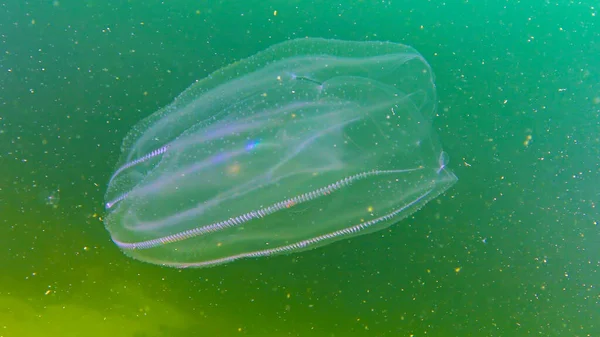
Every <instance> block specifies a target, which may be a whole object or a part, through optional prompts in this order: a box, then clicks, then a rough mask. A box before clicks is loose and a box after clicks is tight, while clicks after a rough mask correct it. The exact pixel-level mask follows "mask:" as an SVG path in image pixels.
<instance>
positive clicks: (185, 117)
mask: <svg viewBox="0 0 600 337" xmlns="http://www.w3.org/2000/svg"><path fill="white" fill-rule="evenodd" d="M435 109H436V94H435V84H434V78H433V74H432V72H431V69H430V67H429V65H428V64H427V62H426V61H425V59H424V58H423V57H422V56H421V55H420V54H419V53H417V52H416V51H415V50H414V49H412V48H411V47H408V46H405V45H402V44H397V43H388V42H347V41H337V40H323V39H298V40H292V41H288V42H283V43H280V44H277V45H274V46H272V47H270V48H268V49H266V50H264V51H262V52H260V53H258V54H256V55H254V56H252V57H249V58H247V59H245V60H241V61H239V62H236V63H234V64H232V65H229V66H227V67H225V68H223V69H220V70H218V71H216V72H214V73H213V74H211V75H210V76H208V77H207V78H205V79H203V80H200V81H197V82H196V83H194V84H192V86H190V87H189V88H188V89H186V90H185V91H184V92H183V93H181V94H180V95H179V97H177V98H176V99H175V100H174V101H173V103H171V104H170V105H168V106H166V107H164V108H162V109H161V110H159V111H157V112H155V113H154V114H152V115H150V116H149V117H147V118H146V119H144V120H142V121H141V122H139V123H138V124H137V125H136V126H135V127H134V128H133V129H132V130H131V131H130V133H129V134H128V135H127V136H126V138H125V140H124V141H123V145H122V155H121V158H120V160H119V163H118V165H117V167H116V170H115V172H114V174H113V175H112V176H111V178H110V181H109V184H108V190H107V192H106V209H107V215H106V217H105V225H106V228H107V229H108V231H109V232H110V234H111V236H112V239H113V241H114V242H115V243H116V244H117V245H118V246H119V247H120V248H121V249H122V250H123V251H124V252H125V253H126V254H127V255H129V256H132V257H134V258H136V259H139V260H142V261H146V262H150V263H155V264H160V265H166V266H173V267H205V266H212V265H216V264H221V263H226V262H230V261H233V260H237V259H241V258H248V257H260V256H269V255H275V254H283V253H292V252H298V251H302V250H306V249H311V248H315V247H318V246H322V245H325V244H328V243H331V242H334V241H336V240H340V239H343V238H348V237H351V236H355V235H360V234H364V233H369V232H373V231H377V230H380V229H383V228H386V227H388V226H390V225H392V224H394V223H396V222H398V221H399V220H401V219H403V218H405V217H406V216H408V215H410V214H411V213H413V212H415V211H417V210H418V209H419V208H421V207H422V206H423V205H425V204H426V203H427V202H428V201H430V200H432V199H433V198H435V197H437V196H438V195H439V194H441V193H442V192H444V191H445V190H446V189H448V188H449V187H450V186H451V185H452V184H454V182H455V181H456V177H455V175H454V174H453V173H452V172H451V171H450V170H449V169H448V168H447V167H446V166H445V163H446V159H447V155H446V154H445V152H443V151H442V148H441V146H440V145H439V144H438V142H437V139H436V136H435V134H434V133H433V128H432V125H431V119H432V117H433V114H434V111H435ZM440 158H444V160H440Z"/></svg>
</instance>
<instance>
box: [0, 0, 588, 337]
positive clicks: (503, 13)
mask: <svg viewBox="0 0 600 337" xmlns="http://www.w3.org/2000/svg"><path fill="white" fill-rule="evenodd" d="M599 7H600V4H599V3H597V2H593V1H581V2H573V1H559V2H551V1H448V2H443V1H431V2H427V1H422V0H420V1H417V0H413V1H367V0H365V1H294V0H286V1H255V0H251V1H240V0H238V1H133V0H132V1H74V0H71V1H58V0H56V1H21V0H10V1H8V2H4V3H2V4H0V170H1V173H0V337H13V336H17V337H20V336H112V337H121V336H132V337H143V336H149V337H150V336H265V337H271V336H273V337H275V336H331V337H333V336H414V337H419V336H533V335H536V336H537V335H539V336H599V335H600V226H599V225H598V222H599V221H600V216H599V212H598V208H597V203H598V202H599V201H600V188H599V186H600V135H599V131H600V22H599V20H600V13H599ZM307 36H310V37H323V38H336V39H343V40H359V41H374V40H383V41H394V42H399V43H403V44H407V45H410V46H412V47H414V48H416V49H417V50H418V51H419V52H420V53H421V54H423V56H424V57H425V58H426V59H427V61H428V62H429V63H430V65H431V66H432V68H433V71H434V73H435V75H436V84H437V89H438V99H439V106H438V114H437V116H435V118H434V120H433V125H434V128H435V131H436V132H437V133H438V134H439V136H440V138H441V143H442V145H443V148H444V150H445V151H446V152H447V153H448V155H449V158H450V162H449V164H448V166H449V167H450V169H451V170H453V171H454V173H456V175H457V176H458V178H459V180H458V182H457V183H456V184H455V185H454V186H453V187H452V188H451V189H450V190H448V191H447V192H446V193H445V194H444V195H442V196H440V197H438V198H437V199H435V200H433V201H432V202H430V203H429V204H427V205H426V206H425V207H423V208H422V209H421V210H420V211H419V212H417V213H415V214H413V215H412V216H410V217H409V218H408V219H405V220H403V221H401V222H399V223H398V224H396V225H393V226H391V227H390V228H388V229H386V230H383V231H379V232H376V233H373V234H370V235H366V236H359V237H356V238H352V239H350V240H342V241H339V242H336V243H333V244H331V245H327V246H325V247H322V248H319V249H315V250H311V251H307V252H303V253H299V254H293V255H283V256H277V257H273V258H263V259H255V260H246V261H240V262H235V263H231V264H228V265H223V266H218V267H214V268H209V269H186V270H180V269H172V268H163V267H160V266H155V265H150V264H146V263H142V262H139V261H135V260H132V259H130V258H128V257H126V256H125V255H124V254H123V253H121V252H120V251H119V249H118V248H117V247H116V246H115V245H114V244H113V243H112V241H111V239H110V235H109V233H108V232H107V231H106V230H105V228H104V225H103V223H102V217H103V215H104V199H103V198H104V192H105V189H106V184H107V181H108V179H109V178H110V176H111V174H112V172H113V171H114V169H115V165H116V161H117V159H118V156H119V154H120V145H121V141H122V139H123V137H124V136H125V135H126V133H127V132H128V131H129V129H130V128H131V127H132V126H133V125H134V124H135V123H136V122H137V121H139V120H140V119H142V118H144V117H146V116H148V115H150V114H151V113H153V112H154V111H156V110H158V109H159V108H161V107H163V106H165V105H167V104H169V103H170V102H171V101H172V100H173V99H174V98H175V97H176V96H177V95H178V94H179V93H181V92H182V91H183V90H185V89H186V88H187V87H188V86H189V85H190V84H191V83H192V82H194V81H195V80H198V79H201V78H203V77H205V76H207V75H208V74H210V73H211V72H213V71H215V70H217V69H219V68H221V67H223V66H225V65H227V64H230V63H232V62H235V61H238V60H240V59H242V58H245V57H248V56H250V55H253V54H255V53H257V52H259V51H261V50H264V49H265V48H267V47H269V46H271V45H273V44H276V43H278V42H281V41H285V40H288V39H292V38H299V37H307Z"/></svg>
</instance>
